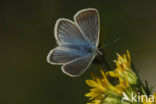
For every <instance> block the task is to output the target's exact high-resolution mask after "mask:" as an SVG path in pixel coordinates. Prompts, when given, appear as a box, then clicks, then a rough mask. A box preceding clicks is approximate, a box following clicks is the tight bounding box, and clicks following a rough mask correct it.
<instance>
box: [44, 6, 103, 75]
mask: <svg viewBox="0 0 156 104" xmlns="http://www.w3.org/2000/svg"><path fill="white" fill-rule="evenodd" d="M99 30H100V19H99V13H98V11H97V10H96V9H94V8H88V9H82V10H80V11H78V12H77V13H76V14H75V15H74V22H73V21H71V20H69V19H65V18H60V19H58V20H57V21H56V24H55V28H54V31H55V33H54V35H55V39H56V42H57V44H58V46H57V47H56V48H54V49H52V50H51V51H50V52H49V54H48V56H47V61H48V63H50V64H55V65H62V67H61V69H62V72H63V73H65V74H67V75H69V76H71V77H78V76H80V75H81V74H82V73H83V72H84V71H85V70H86V69H87V68H88V67H89V66H90V64H91V63H92V61H93V59H94V58H95V56H96V55H97V52H98V48H97V47H98V43H99Z"/></svg>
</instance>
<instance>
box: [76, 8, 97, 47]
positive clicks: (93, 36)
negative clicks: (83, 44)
mask: <svg viewBox="0 0 156 104" xmlns="http://www.w3.org/2000/svg"><path fill="white" fill-rule="evenodd" d="M74 20H75V22H76V23H77V24H78V27H79V28H80V30H81V32H82V34H83V35H84V37H85V38H88V39H89V41H90V43H92V44H93V45H95V46H96V47H97V46H98V42H99V29H100V20H99V14H98V12H97V10H96V9H84V10H81V11H79V12H77V14H76V15H75V16H74Z"/></svg>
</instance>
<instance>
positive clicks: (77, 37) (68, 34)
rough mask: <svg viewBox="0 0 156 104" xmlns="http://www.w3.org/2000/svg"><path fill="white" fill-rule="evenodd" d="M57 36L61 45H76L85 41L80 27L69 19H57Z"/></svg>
mask: <svg viewBox="0 0 156 104" xmlns="http://www.w3.org/2000/svg"><path fill="white" fill-rule="evenodd" d="M55 38H56V40H57V43H58V44H59V45H66V44H73V45H74V44H79V43H81V42H85V41H84V38H83V36H82V34H81V32H80V30H79V29H78V27H77V26H76V25H75V23H74V22H72V21H70V20H68V19H59V20H57V22H56V25H55Z"/></svg>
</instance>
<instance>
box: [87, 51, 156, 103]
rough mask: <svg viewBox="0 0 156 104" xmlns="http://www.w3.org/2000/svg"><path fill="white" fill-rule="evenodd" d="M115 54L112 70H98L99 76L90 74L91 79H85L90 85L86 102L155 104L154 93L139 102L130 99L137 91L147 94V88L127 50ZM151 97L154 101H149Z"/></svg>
mask: <svg viewBox="0 0 156 104" xmlns="http://www.w3.org/2000/svg"><path fill="white" fill-rule="evenodd" d="M117 56H118V58H117V60H115V63H116V67H115V69H114V70H113V71H108V72H104V71H103V70H100V74H101V76H95V75H94V74H92V79H88V80H86V83H87V85H89V86H90V87H91V89H90V92H89V93H87V94H86V95H85V96H86V97H89V98H90V99H89V100H90V102H89V103H87V104H136V103H139V104H156V95H155V94H154V98H152V97H149V98H148V99H143V102H141V103H140V102H133V101H132V100H133V99H132V96H133V95H136V96H138V95H137V94H138V93H139V92H140V93H142V94H145V96H147V95H146V90H147V89H144V85H143V83H142V82H141V81H140V79H139V77H138V76H137V73H136V72H135V71H134V69H132V67H131V57H130V53H129V51H127V53H126V54H124V55H122V56H121V55H119V54H117ZM125 96H126V97H125ZM140 96H144V95H140ZM153 99H154V100H155V102H149V101H151V100H153ZM136 101H137V100H136ZM147 101H148V102H147Z"/></svg>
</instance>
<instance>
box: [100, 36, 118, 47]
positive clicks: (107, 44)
mask: <svg viewBox="0 0 156 104" xmlns="http://www.w3.org/2000/svg"><path fill="white" fill-rule="evenodd" d="M119 40H120V38H117V39H115V40H113V41H111V42H109V43H106V44H104V45H102V46H101V47H100V48H99V49H102V48H104V47H107V46H109V45H110V44H112V43H115V42H117V41H119Z"/></svg>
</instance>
